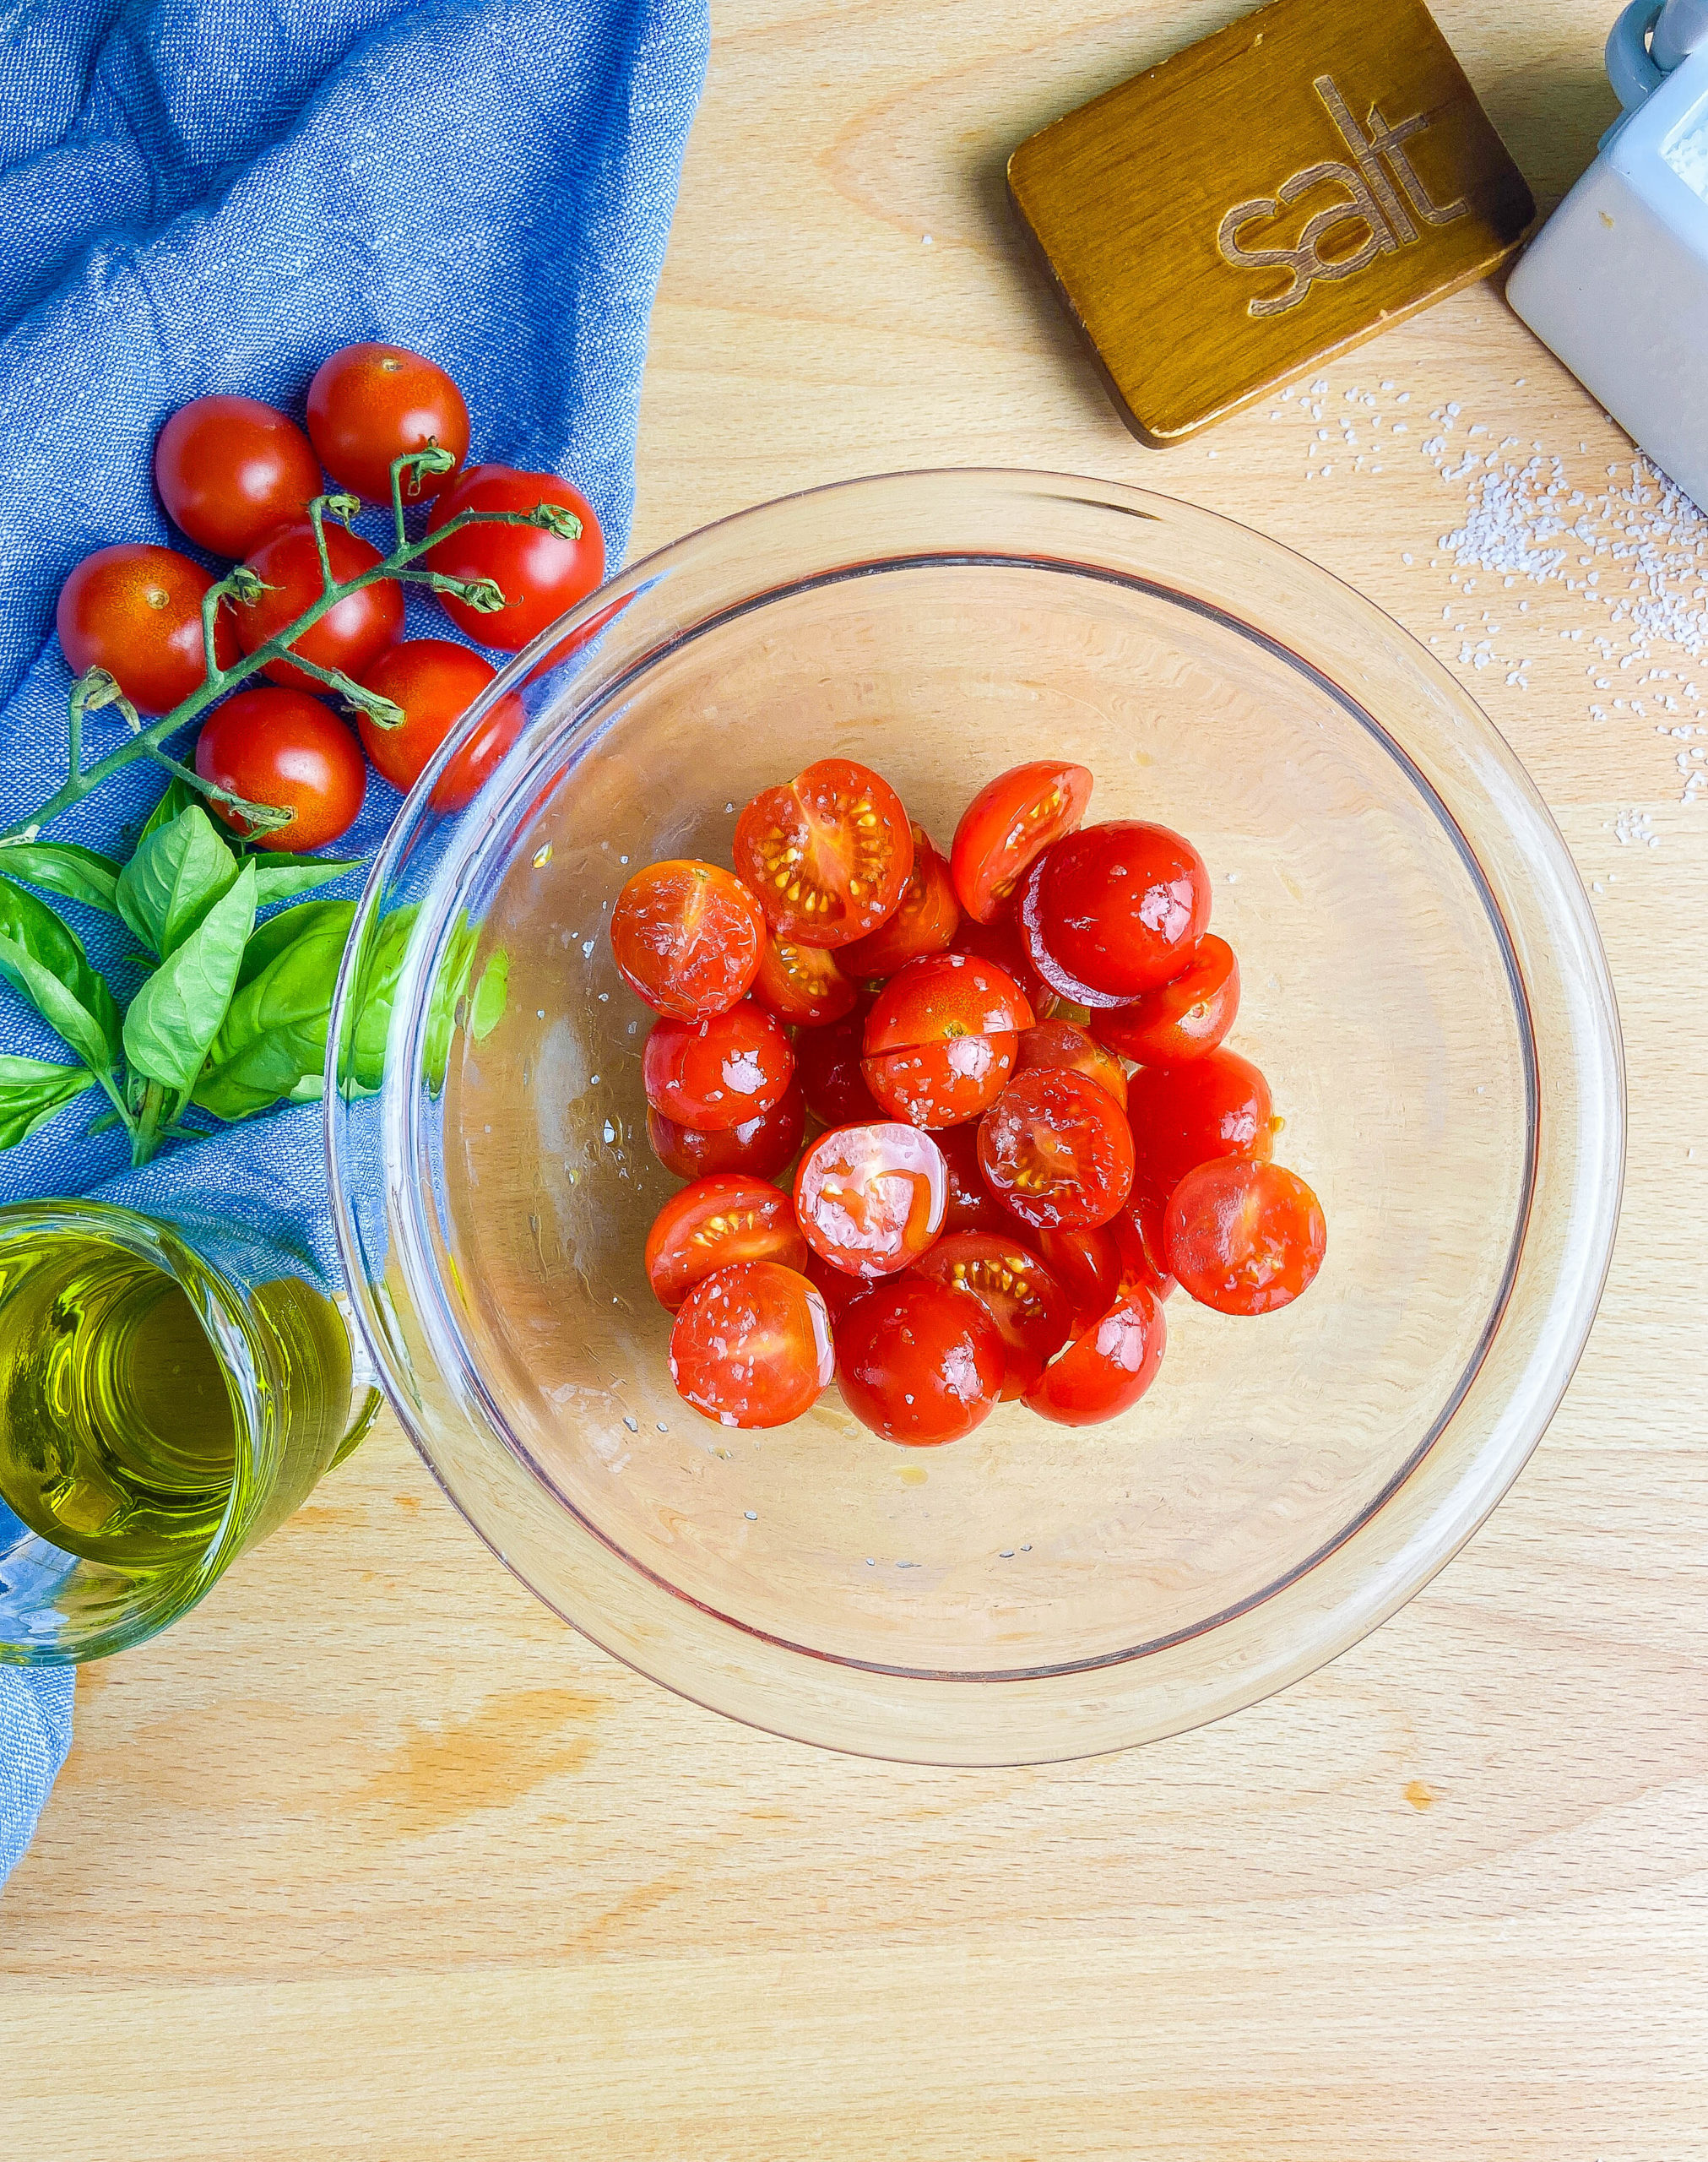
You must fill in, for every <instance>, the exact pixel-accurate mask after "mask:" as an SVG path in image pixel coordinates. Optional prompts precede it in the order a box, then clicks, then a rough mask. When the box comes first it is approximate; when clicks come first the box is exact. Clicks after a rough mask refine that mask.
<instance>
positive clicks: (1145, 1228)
mask: <svg viewBox="0 0 1708 2162" xmlns="http://www.w3.org/2000/svg"><path fill="white" fill-rule="evenodd" d="M1166 1211H1167V1203H1165V1202H1163V1200H1162V1199H1161V1198H1159V1197H1158V1195H1156V1194H1154V1193H1151V1192H1141V1190H1140V1188H1139V1187H1137V1186H1135V1187H1134V1188H1133V1190H1132V1192H1131V1193H1130V1194H1129V1195H1128V1196H1127V1200H1126V1206H1125V1208H1124V1209H1117V1210H1116V1211H1115V1213H1114V1215H1113V1216H1112V1217H1110V1219H1109V1223H1108V1225H1106V1227H1105V1228H1106V1229H1107V1230H1108V1231H1109V1234H1110V1236H1112V1237H1113V1239H1114V1242H1115V1246H1116V1248H1117V1250H1118V1252H1119V1253H1120V1286H1119V1289H1120V1291H1121V1292H1123V1293H1125V1292H1127V1291H1130V1290H1131V1289H1132V1288H1133V1286H1134V1285H1135V1284H1142V1285H1144V1287H1145V1289H1146V1290H1147V1291H1150V1292H1152V1293H1153V1294H1154V1295H1155V1296H1156V1297H1158V1299H1168V1298H1172V1297H1173V1296H1174V1278H1173V1277H1172V1276H1171V1275H1170V1274H1168V1259H1167V1255H1166V1252H1165V1248H1164V1244H1163V1217H1164V1215H1165V1214H1166Z"/></svg>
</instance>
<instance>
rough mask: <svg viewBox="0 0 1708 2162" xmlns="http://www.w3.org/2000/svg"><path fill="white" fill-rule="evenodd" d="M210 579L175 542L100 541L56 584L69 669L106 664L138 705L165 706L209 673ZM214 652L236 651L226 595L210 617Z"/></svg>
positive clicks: (227, 660)
mask: <svg viewBox="0 0 1708 2162" xmlns="http://www.w3.org/2000/svg"><path fill="white" fill-rule="evenodd" d="M213 583H214V581H213V579H211V578H210V577H209V575H208V573H207V572H206V571H204V570H203V568H202V567H201V565H200V564H199V563H192V562H191V561H190V559H189V557H187V556H181V555H180V554H179V553H178V551H177V550H176V548H156V547H154V546H150V545H149V543H147V542H144V541H120V542H119V543H118V544H117V546H114V547H111V548H97V549H96V550H95V553H94V554H93V555H92V556H85V557H84V559H83V561H82V562H80V563H79V565H78V566H77V568H76V569H75V570H74V571H73V573H71V576H70V577H69V578H68V579H67V580H66V581H65V584H63V585H62V587H61V588H60V589H59V606H58V608H57V611H56V616H55V623H56V627H57V630H58V632H59V644H60V649H61V651H62V653H63V654H64V655H65V661H66V665H67V666H68V668H69V669H70V671H71V672H72V674H73V676H81V675H82V674H83V672H84V670H85V669H89V668H104V669H106V672H107V674H108V675H109V676H111V677H112V679H113V681H114V682H116V683H117V685H118V687H119V688H120V690H122V692H123V693H124V694H125V696H126V697H127V698H128V699H129V700H130V702H131V703H132V704H133V706H134V707H135V708H136V709H137V710H138V713H146V714H160V713H170V712H171V710H172V708H173V707H174V706H176V705H182V703H183V702H184V700H185V699H186V698H188V697H189V696H190V695H191V693H192V692H194V691H197V690H199V689H200V687H201V686H202V682H203V679H204V677H205V676H206V674H207V661H206V658H205V655H206V649H205V647H204V646H203V643H202V597H203V595H204V594H205V593H206V592H207V590H208V589H209V586H210V585H212V584H213ZM236 658H237V633H236V628H235V627H234V626H233V624H232V622H231V609H230V602H229V601H228V602H222V603H221V605H220V611H219V613H218V615H217V616H216V617H214V659H215V660H216V661H217V662H218V663H219V665H220V667H222V668H229V667H230V665H231V663H232V662H233V661H234V660H236Z"/></svg>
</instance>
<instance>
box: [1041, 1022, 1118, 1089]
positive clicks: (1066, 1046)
mask: <svg viewBox="0 0 1708 2162" xmlns="http://www.w3.org/2000/svg"><path fill="white" fill-rule="evenodd" d="M1014 1063H1015V1067H1016V1069H1017V1071H1018V1072H1020V1073H1026V1072H1028V1070H1029V1069H1030V1068H1031V1067H1034V1066H1060V1067H1066V1068H1067V1069H1069V1070H1070V1071H1071V1072H1072V1073H1083V1074H1084V1075H1085V1077H1086V1078H1087V1080H1088V1081H1095V1082H1096V1083H1097V1084H1098V1086H1099V1087H1100V1088H1104V1089H1108V1090H1109V1094H1110V1095H1112V1096H1113V1097H1114V1100H1115V1101H1116V1102H1117V1103H1118V1104H1119V1105H1120V1106H1121V1108H1122V1110H1123V1111H1125V1109H1126V1103H1127V1069H1126V1068H1125V1067H1124V1066H1123V1065H1122V1064H1121V1062H1120V1059H1118V1058H1117V1057H1115V1055H1114V1052H1113V1051H1105V1050H1104V1048H1103V1046H1102V1045H1101V1044H1099V1043H1095V1042H1093V1040H1092V1038H1091V1037H1090V1036H1088V1035H1087V1034H1086V1032H1085V1030H1084V1029H1080V1028H1076V1027H1075V1025H1074V1024H1073V1023H1072V1022H1071V1021H1040V1022H1039V1023H1038V1025H1037V1027H1036V1028H1033V1029H1027V1030H1026V1032H1025V1033H1024V1035H1022V1037H1021V1039H1020V1049H1019V1051H1018V1052H1017V1054H1016V1057H1015V1061H1014Z"/></svg>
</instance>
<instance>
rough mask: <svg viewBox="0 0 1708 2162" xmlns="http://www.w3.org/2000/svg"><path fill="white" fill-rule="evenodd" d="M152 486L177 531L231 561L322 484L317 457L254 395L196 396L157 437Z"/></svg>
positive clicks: (295, 515) (292, 514)
mask: <svg viewBox="0 0 1708 2162" xmlns="http://www.w3.org/2000/svg"><path fill="white" fill-rule="evenodd" d="M155 487H156V488H157V489H158V490H159V491H160V501H161V502H163V503H164V504H165V508H166V515H167V516H168V517H169V518H170V519H171V521H172V523H173V524H175V525H176V526H177V527H178V529H179V530H180V531H182V532H184V533H187V534H188V535H189V536H190V538H191V540H192V541H195V542H197V543H198V546H201V547H203V548H206V549H208V550H209V551H211V552H212V553H213V554H214V555H216V556H228V557H231V558H232V560H233V561H234V562H235V561H236V560H237V559H238V558H239V557H244V556H247V555H248V554H249V552H250V551H251V550H252V549H254V548H258V547H259V546H260V545H261V543H262V542H263V541H264V540H265V539H266V538H267V536H268V534H269V533H273V532H276V531H277V530H278V529H279V527H280V526H281V525H289V524H293V523H294V522H295V521H296V520H297V519H300V518H301V516H302V514H303V512H304V511H305V510H306V508H307V506H308V505H309V503H310V502H312V500H313V499H314V497H316V496H317V495H319V494H320V492H321V488H322V481H321V475H320V460H319V459H317V457H316V456H315V454H314V449H313V446H312V444H311V443H310V442H309V440H308V437H306V435H304V433H303V432H302V431H301V428H299V427H298V426H297V425H296V421H292V420H289V419H287V418H286V416H285V415H284V414H283V413H281V412H279V411H278V410H276V409H275V408H274V407H273V406H271V405H263V404H262V402H261V400H260V399H258V398H228V397H224V396H219V397H214V398H196V399H192V400H191V402H190V403H189V404H188V405H181V406H180V407H179V409H178V410H177V411H176V413H174V414H173V415H172V416H171V419H170V420H169V421H167V422H166V424H165V426H164V427H163V428H162V429H161V430H160V434H159V435H158V437H156V438H155Z"/></svg>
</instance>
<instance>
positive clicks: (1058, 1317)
mask: <svg viewBox="0 0 1708 2162" xmlns="http://www.w3.org/2000/svg"><path fill="white" fill-rule="evenodd" d="M913 1273H914V1275H916V1276H929V1277H932V1278H935V1280H936V1281H937V1282H938V1283H940V1284H947V1285H950V1286H951V1288H952V1290H957V1291H965V1292H966V1293H967V1294H968V1296H970V1297H972V1298H974V1299H977V1300H978V1301H979V1305H980V1306H983V1307H984V1311H985V1312H986V1313H988V1314H989V1315H990V1318H991V1320H992V1321H994V1322H995V1324H996V1327H997V1330H998V1333H999V1334H1000V1336H1001V1338H1002V1349H1003V1356H1004V1374H1003V1382H1002V1401H1003V1402H1004V1403H1005V1404H1008V1403H1011V1402H1012V1401H1013V1400H1014V1399H1015V1398H1016V1397H1019V1396H1024V1395H1025V1393H1026V1392H1027V1390H1028V1388H1031V1386H1032V1384H1033V1382H1035V1381H1036V1380H1037V1378H1038V1376H1039V1374H1041V1373H1042V1372H1043V1371H1044V1365H1045V1363H1046V1361H1049V1359H1051V1358H1053V1357H1054V1356H1055V1354H1056V1353H1057V1352H1058V1351H1059V1350H1060V1349H1061V1347H1062V1345H1063V1344H1065V1343H1066V1341H1067V1339H1068V1334H1069V1331H1070V1329H1071V1327H1072V1321H1073V1314H1072V1307H1071V1304H1070V1301H1069V1300H1068V1296H1067V1294H1066V1292H1065V1290H1063V1289H1062V1287H1061V1285H1060V1284H1059V1283H1058V1282H1057V1281H1056V1279H1055V1274H1054V1273H1053V1272H1052V1271H1051V1269H1050V1268H1049V1267H1048V1266H1047V1265H1046V1263H1044V1262H1043V1261H1042V1260H1041V1259H1040V1258H1038V1255H1037V1254H1035V1253H1034V1252H1033V1251H1032V1249H1031V1247H1028V1246H1027V1245H1025V1244H1024V1243H1023V1242H1022V1241H1021V1240H1020V1239H1018V1238H1017V1237H1015V1236H1013V1235H1012V1234H1011V1233H1010V1234H1009V1235H1008V1236H1002V1235H1001V1234H1000V1233H999V1234H997V1235H996V1236H994V1237H993V1236H990V1235H989V1234H988V1233H985V1232H983V1231H962V1232H959V1233H956V1234H953V1235H952V1236H949V1237H947V1238H942V1239H939V1240H938V1241H937V1243H936V1244H935V1246H934V1247H931V1248H930V1251H929V1252H926V1253H925V1254H924V1255H923V1256H922V1257H921V1258H920V1259H919V1260H918V1261H916V1262H915V1263H914V1269H913Z"/></svg>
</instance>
